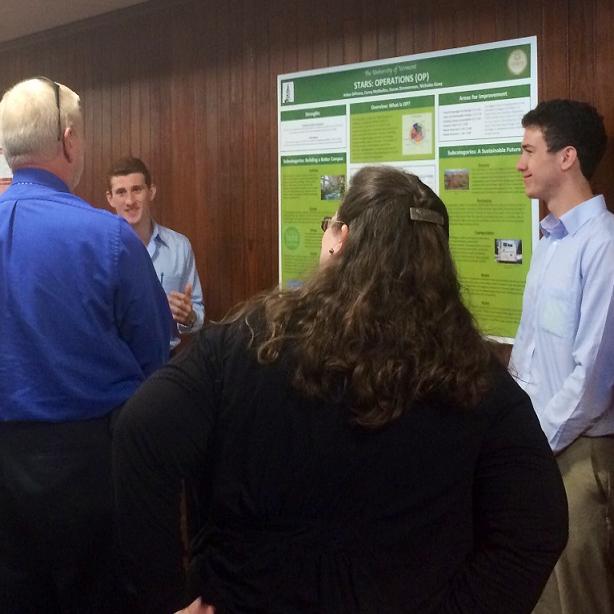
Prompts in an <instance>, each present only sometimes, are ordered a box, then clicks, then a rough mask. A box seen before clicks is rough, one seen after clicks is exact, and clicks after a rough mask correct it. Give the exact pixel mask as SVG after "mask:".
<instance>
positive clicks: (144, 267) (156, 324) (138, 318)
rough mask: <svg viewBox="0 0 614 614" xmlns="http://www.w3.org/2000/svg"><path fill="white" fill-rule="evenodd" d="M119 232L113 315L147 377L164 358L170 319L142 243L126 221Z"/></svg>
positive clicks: (167, 347)
mask: <svg viewBox="0 0 614 614" xmlns="http://www.w3.org/2000/svg"><path fill="white" fill-rule="evenodd" d="M119 234H120V240H119V250H118V258H117V274H118V285H117V293H116V297H115V318H116V322H117V326H118V329H119V334H120V337H121V338H122V339H123V340H124V341H125V342H126V343H127V344H128V346H129V347H130V349H131V351H132V353H133V354H134V356H135V358H136V360H137V362H138V364H139V365H140V367H141V369H142V371H143V374H144V375H145V377H147V376H149V375H151V374H152V373H153V372H154V371H155V370H156V369H158V368H160V367H161V366H162V365H163V364H165V363H166V362H167V360H168V358H169V344H170V338H171V331H172V330H173V329H174V323H173V318H172V316H171V312H170V308H169V306H168V301H167V299H166V294H165V293H164V290H163V289H162V286H161V285H160V282H159V281H158V277H157V275H156V272H155V270H154V268H153V265H152V263H151V259H150V257H149V254H148V253H147V250H146V249H145V246H144V245H143V244H142V243H141V241H140V239H139V238H138V237H137V236H136V234H135V233H134V231H133V230H132V229H131V228H130V227H129V226H128V224H127V223H124V222H122V223H121V224H120V233H119Z"/></svg>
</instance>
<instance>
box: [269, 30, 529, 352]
mask: <svg viewBox="0 0 614 614" xmlns="http://www.w3.org/2000/svg"><path fill="white" fill-rule="evenodd" d="M277 84H278V96H279V97H278V105H279V106H278V139H279V140H278V143H279V159H278V169H279V207H280V214H279V220H280V227H279V254H280V260H279V266H280V282H281V284H282V285H283V286H285V287H294V286H298V285H300V284H302V283H303V282H304V280H305V279H306V278H307V276H308V275H309V274H310V273H311V272H312V271H313V270H314V269H315V268H316V267H317V266H318V262H319V257H320V243H321V237H322V231H321V229H320V222H321V219H322V217H323V216H325V215H333V214H334V213H335V211H336V210H337V208H338V206H339V203H340V202H341V199H342V198H343V195H344V193H345V190H346V189H347V187H348V185H349V183H350V182H351V178H352V176H353V174H354V173H355V172H357V171H358V170H359V169H360V168H361V167H363V166H365V165H369V164H386V165H390V166H393V167H395V168H399V169H401V170H403V171H404V172H409V173H413V174H415V175H417V176H418V177H420V179H422V181H423V182H424V183H426V184H427V185H429V186H430V187H431V188H432V189H433V190H434V191H436V192H437V193H438V194H439V195H440V196H441V198H442V199H443V201H444V202H445V203H446V206H447V207H448V210H449V213H450V222H451V225H450V246H451V250H452V254H453V257H454V259H455V262H456V265H457V269H458V272H459V278H460V281H461V284H462V287H463V296H464V298H465V300H466V302H467V305H468V306H469V308H470V309H471V311H472V313H473V314H474V316H475V318H476V320H477V322H478V324H479V326H480V327H481V329H482V330H483V331H484V332H485V333H486V334H489V335H492V336H496V337H502V338H504V339H507V340H510V341H511V340H512V338H513V336H514V335H515V333H516V328H517V325H518V322H519V319H520V310H521V307H522V294H523V289H524V280H525V277H526V273H527V270H528V266H529V262H530V259H531V254H532V250H533V244H534V242H535V240H536V239H537V237H538V224H537V212H538V203H537V202H536V201H530V200H529V199H528V198H527V197H526V196H525V194H524V186H523V183H522V181H521V177H520V174H519V173H518V172H517V171H516V168H515V167H516V162H517V160H518V156H519V155H520V151H521V150H520V143H521V141H522V135H523V128H522V117H523V116H524V114H525V113H527V112H528V111H529V110H530V109H531V108H533V107H534V106H535V105H536V103H537V41H536V38H535V37H528V38H522V39H515V40H509V41H500V42H496V43H492V44H485V45H475V46H472V47H467V48H462V49H450V50H445V51H436V52H433V53H424V54H419V55H416V56H407V57H401V58H391V59H389V60H378V61H374V62H365V63H361V64H354V65H349V66H340V67H334V68H325V69H322V70H312V71H306V72H301V73H294V74H289V75H280V76H278V82H277Z"/></svg>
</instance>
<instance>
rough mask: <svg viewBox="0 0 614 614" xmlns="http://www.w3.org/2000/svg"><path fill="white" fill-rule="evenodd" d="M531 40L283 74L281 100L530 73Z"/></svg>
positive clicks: (426, 86) (355, 95) (316, 98)
mask: <svg viewBox="0 0 614 614" xmlns="http://www.w3.org/2000/svg"><path fill="white" fill-rule="evenodd" d="M533 51H534V50H532V48H531V45H530V44H519V45H512V46H510V47H495V48H491V49H482V50H480V51H468V52H464V53H463V52H459V53H455V54H446V55H439V56H437V57H432V58H419V59H414V60H399V61H391V62H388V63H382V64H370V65H367V66H362V67H360V68H353V69H349V70H339V71H334V72H326V73H323V74H312V75H307V76H304V77H301V76H296V77H289V78H283V79H282V80H281V88H280V89H281V105H282V106H286V105H291V104H305V103H310V102H322V101H325V100H344V99H348V98H360V97H365V96H377V95H383V94H392V93H396V92H412V91H421V90H428V89H432V88H433V89H435V88H437V89H440V88H447V87H453V86H458V85H470V84H480V83H496V82H498V81H510V80H520V79H530V78H531V77H532V73H531V59H532V53H533Z"/></svg>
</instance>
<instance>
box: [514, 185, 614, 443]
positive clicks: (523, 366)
mask: <svg viewBox="0 0 614 614" xmlns="http://www.w3.org/2000/svg"><path fill="white" fill-rule="evenodd" d="M541 227H542V231H543V237H542V239H541V240H540V241H539V243H538V245H537V248H536V249H535V252H534V254H533V260H532V261H531V268H530V270H529V274H528V276H527V283H526V288H525V293H524V300H523V307H522V319H521V322H520V326H519V328H518V333H517V335H516V340H515V343H514V349H513V351H512V356H511V359H510V371H511V373H512V374H513V375H514V376H515V378H516V380H517V381H518V383H519V384H520V386H522V387H523V388H524V389H525V390H526V392H527V393H528V395H529V396H530V397H531V400H532V401H533V406H534V407H535V411H536V413H537V415H538V417H539V420H540V423H541V426H542V429H543V430H544V432H545V433H546V436H547V437H548V440H549V442H550V445H551V447H552V449H553V450H554V451H555V452H559V451H561V450H563V449H564V448H566V447H567V446H568V445H570V444H571V443H573V441H575V440H576V439H577V438H578V437H579V436H581V435H586V436H592V437H598V436H603V435H614V215H613V214H612V213H610V212H609V211H608V210H607V208H606V205H605V201H604V199H603V196H595V197H593V198H591V199H590V200H587V201H585V202H584V203H581V204H580V205H577V206H576V207H574V208H573V209H571V210H570V211H568V212H567V213H565V214H564V215H563V216H561V218H560V219H557V218H556V217H555V216H553V215H552V214H550V215H548V216H546V217H545V218H544V219H543V220H542V222H541Z"/></svg>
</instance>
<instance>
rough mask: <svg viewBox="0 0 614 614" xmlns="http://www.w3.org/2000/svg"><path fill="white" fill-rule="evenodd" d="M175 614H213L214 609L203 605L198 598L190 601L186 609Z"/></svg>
mask: <svg viewBox="0 0 614 614" xmlns="http://www.w3.org/2000/svg"><path fill="white" fill-rule="evenodd" d="M175 614H215V608H214V607H213V606H210V605H207V604H206V603H203V602H202V601H201V599H200V597H199V598H198V599H196V601H192V603H191V604H190V605H189V606H188V607H187V608H184V609H183V610H179V611H178V612H175Z"/></svg>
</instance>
